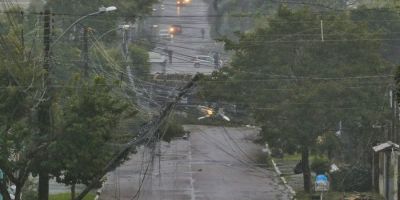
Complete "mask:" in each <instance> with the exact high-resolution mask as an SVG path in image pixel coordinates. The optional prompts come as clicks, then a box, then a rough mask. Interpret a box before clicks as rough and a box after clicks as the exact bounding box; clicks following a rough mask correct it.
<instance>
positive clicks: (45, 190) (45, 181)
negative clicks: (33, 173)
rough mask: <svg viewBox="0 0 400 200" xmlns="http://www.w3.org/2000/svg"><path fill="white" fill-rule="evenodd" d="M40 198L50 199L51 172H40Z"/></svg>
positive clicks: (41, 199)
mask: <svg viewBox="0 0 400 200" xmlns="http://www.w3.org/2000/svg"><path fill="white" fill-rule="evenodd" d="M38 199H39V200H49V173H47V172H45V171H44V172H43V171H42V172H40V173H39V188H38Z"/></svg>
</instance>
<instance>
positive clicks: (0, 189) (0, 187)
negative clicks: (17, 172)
mask: <svg viewBox="0 0 400 200" xmlns="http://www.w3.org/2000/svg"><path fill="white" fill-rule="evenodd" d="M0 193H1V195H2V196H3V200H11V198H10V193H8V191H7V184H6V183H5V182H4V180H3V181H0Z"/></svg>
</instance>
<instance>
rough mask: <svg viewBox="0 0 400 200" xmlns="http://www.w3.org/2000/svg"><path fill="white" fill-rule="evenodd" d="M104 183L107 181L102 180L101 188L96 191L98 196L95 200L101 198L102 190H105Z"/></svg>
mask: <svg viewBox="0 0 400 200" xmlns="http://www.w3.org/2000/svg"><path fill="white" fill-rule="evenodd" d="M104 183H105V181H102V183H101V187H100V189H98V190H97V191H96V196H95V197H94V200H99V199H100V195H101V192H102V191H103V188H104Z"/></svg>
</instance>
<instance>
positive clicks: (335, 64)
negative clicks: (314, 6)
mask: <svg viewBox="0 0 400 200" xmlns="http://www.w3.org/2000/svg"><path fill="white" fill-rule="evenodd" d="M321 20H322V23H323V28H324V39H323V40H322V36H321ZM237 37H238V42H232V41H229V40H228V41H226V48H227V49H228V50H233V51H234V52H235V55H234V57H233V60H232V63H231V64H232V67H231V68H229V69H225V70H223V71H221V72H218V73H214V74H213V76H211V77H210V78H209V79H208V80H206V81H204V82H203V83H204V87H203V88H204V89H203V90H202V95H204V96H205V97H209V98H210V99H212V100H217V101H218V100H229V101H231V102H232V101H233V102H232V103H234V104H239V105H240V104H242V108H244V109H247V110H248V111H251V112H252V113H253V115H254V117H255V119H256V121H257V122H258V123H259V124H260V125H262V127H263V134H266V135H269V136H272V137H273V138H274V139H275V141H279V142H277V143H274V144H272V145H282V143H286V144H292V145H295V146H297V147H298V150H299V151H300V152H301V154H302V160H303V162H302V163H303V176H304V189H305V191H308V192H309V191H310V189H311V175H310V167H309V152H310V149H311V148H313V147H314V146H315V144H316V141H317V138H318V136H321V135H322V134H324V133H326V132H333V131H334V132H336V130H337V129H336V127H337V124H338V122H339V121H342V122H343V125H344V126H347V127H349V128H351V129H352V131H349V132H353V131H354V132H358V131H360V130H362V129H365V130H371V129H372V124H373V123H374V121H378V120H380V119H381V117H382V115H384V114H385V112H384V110H382V107H381V106H380V105H383V102H384V101H383V100H384V99H382V96H383V95H384V94H385V88H384V86H386V84H387V83H388V81H390V78H388V76H387V75H388V74H390V69H389V67H388V65H387V62H386V61H385V60H384V59H383V57H382V54H381V42H380V39H381V38H382V35H380V33H379V32H376V31H374V30H371V29H369V27H368V25H366V23H360V22H358V21H352V19H351V17H350V15H349V14H347V13H343V14H340V15H339V14H337V13H332V14H325V15H324V16H318V15H315V14H313V12H311V11H310V10H309V9H299V10H295V11H292V10H291V9H289V8H288V7H285V6H282V7H280V8H279V9H278V12H277V13H276V14H275V15H274V16H272V17H270V18H268V20H267V21H265V25H264V26H262V27H261V28H256V29H255V30H254V31H252V32H248V33H245V34H239V35H237ZM221 91H224V92H222V93H221ZM228 91H229V92H228ZM360 132H361V131H360ZM362 133H363V135H362V136H360V135H358V136H357V137H363V138H366V140H367V141H365V142H364V141H363V145H364V150H365V149H367V147H366V146H368V145H372V144H371V142H368V141H371V140H374V139H375V138H373V137H374V134H372V131H362ZM353 136H354V138H356V136H355V135H353ZM353 136H352V137H353ZM349 137H350V136H349ZM368 148H369V147H368Z"/></svg>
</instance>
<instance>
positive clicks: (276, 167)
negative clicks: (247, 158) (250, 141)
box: [263, 143, 296, 199]
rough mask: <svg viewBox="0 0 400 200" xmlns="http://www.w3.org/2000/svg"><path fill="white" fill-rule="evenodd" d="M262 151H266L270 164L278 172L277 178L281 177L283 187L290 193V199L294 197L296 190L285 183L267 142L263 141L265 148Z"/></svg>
mask: <svg viewBox="0 0 400 200" xmlns="http://www.w3.org/2000/svg"><path fill="white" fill-rule="evenodd" d="M263 151H264V152H266V153H267V154H268V155H269V157H270V158H271V162H272V165H273V166H274V170H275V172H276V173H277V174H278V176H279V178H280V179H281V181H282V182H283V184H284V185H285V187H286V188H287V189H288V190H289V192H290V194H291V195H292V196H291V199H295V196H296V191H294V190H293V188H292V186H290V185H289V184H288V183H287V181H286V179H285V177H283V176H282V172H281V170H280V169H279V167H278V166H277V165H276V162H275V161H274V159H272V156H271V150H270V149H269V146H268V143H265V149H263Z"/></svg>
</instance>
